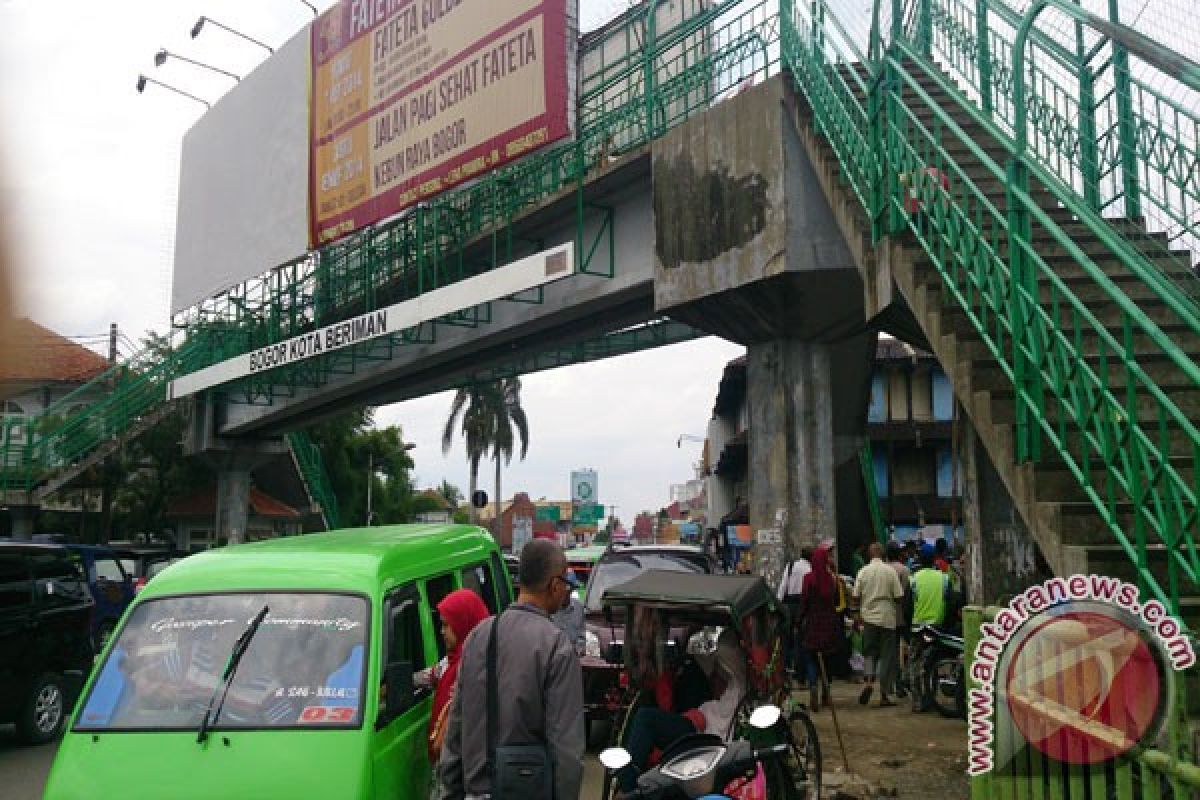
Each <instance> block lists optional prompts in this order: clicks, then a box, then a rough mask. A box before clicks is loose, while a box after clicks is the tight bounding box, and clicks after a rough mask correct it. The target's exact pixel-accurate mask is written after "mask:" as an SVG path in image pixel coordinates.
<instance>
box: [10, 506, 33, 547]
mask: <svg viewBox="0 0 1200 800" xmlns="http://www.w3.org/2000/svg"><path fill="white" fill-rule="evenodd" d="M39 508H40V507H39V506H19V505H10V506H9V507H8V513H9V518H10V519H11V520H12V538H13V539H17V540H21V541H29V540H30V539H32V538H33V525H34V522H36V521H37V514H38V510H39Z"/></svg>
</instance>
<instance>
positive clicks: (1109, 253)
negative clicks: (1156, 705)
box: [782, 0, 1200, 611]
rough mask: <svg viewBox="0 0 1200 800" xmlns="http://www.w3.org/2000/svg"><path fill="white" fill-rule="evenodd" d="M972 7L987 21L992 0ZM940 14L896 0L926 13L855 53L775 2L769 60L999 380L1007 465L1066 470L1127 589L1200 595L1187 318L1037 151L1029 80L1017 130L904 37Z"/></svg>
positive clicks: (876, 225) (833, 27) (856, 189)
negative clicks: (1011, 432)
mask: <svg viewBox="0 0 1200 800" xmlns="http://www.w3.org/2000/svg"><path fill="white" fill-rule="evenodd" d="M950 1H952V0H947V2H950ZM981 5H982V6H983V7H984V8H985V9H988V10H989V14H992V12H991V11H990V9H992V8H993V6H994V3H993V2H992V0H988V2H986V3H982V4H981ZM1042 5H1050V4H1046V3H1042V2H1040V0H1039V2H1038V3H1037V4H1036V5H1035V9H1036V8H1037V7H1040V6H1042ZM1053 5H1054V6H1055V7H1056V8H1059V9H1060V10H1063V9H1065V10H1063V13H1064V14H1067V15H1071V16H1072V18H1073V19H1077V20H1079V21H1080V23H1081V24H1085V25H1086V24H1096V20H1094V19H1093V18H1092V17H1090V15H1087V14H1084V13H1082V12H1078V10H1077V9H1074V7H1072V6H1069V4H1067V3H1059V2H1058V0H1055V3H1054V4H1053ZM938 7H942V8H948V7H949V6H948V5H946V3H945V2H943V0H917V2H913V3H911V4H910V5H909V8H915V9H918V10H921V9H928V10H929V12H928V13H929V18H930V21H931V22H930V24H921V23H920V21H919V19H918V20H917V21H916V22H915V23H914V22H912V20H913V15H912V14H908V13H906V9H894V10H893V11H892V16H893V20H892V21H893V24H890V25H889V24H886V23H885V22H880V23H877V24H876V26H875V33H874V36H873V40H872V41H871V42H870V46H869V48H868V49H869V51H870V52H871V53H872V54H873V58H864V56H863V53H862V52H861V50H860V48H859V46H858V43H857V42H856V41H854V40H853V38H852V37H849V36H847V35H845V34H844V32H843V31H842V30H841V29H840V27H839V26H838V25H837V23H836V22H834V21H833V20H832V15H831V14H829V12H828V11H827V10H825V7H824V3H823V2H821V0H818V2H815V3H811V4H809V3H790V2H788V3H785V4H784V6H783V8H784V11H783V13H784V18H785V19H784V26H783V33H782V37H783V52H784V56H783V59H784V63H785V65H786V66H787V67H788V69H789V70H790V72H791V73H792V75H793V76H794V77H795V79H796V86H797V87H798V89H799V91H800V92H801V93H802V94H803V95H804V96H805V97H806V99H807V100H808V104H809V106H810V107H811V109H812V122H813V125H814V126H815V128H816V130H817V131H818V132H819V133H820V134H822V135H823V137H824V139H825V140H826V141H827V143H828V145H829V146H830V148H831V149H832V150H833V152H834V154H835V156H836V157H837V159H838V162H839V168H840V174H841V178H842V180H843V181H844V182H845V184H846V188H847V190H849V191H850V192H851V193H852V194H853V195H854V196H855V197H857V198H858V199H859V201H860V202H861V203H862V204H863V208H862V214H863V218H864V220H866V221H867V222H869V224H870V227H871V230H872V233H873V236H874V238H875V239H876V240H877V241H879V242H883V241H884V240H887V239H891V240H896V241H907V242H910V243H911V245H912V246H914V247H915V248H917V249H918V252H919V253H920V254H921V256H922V257H923V260H924V264H925V266H927V267H928V268H931V269H935V270H936V271H937V273H938V274H939V276H940V278H941V282H942V285H943V287H944V289H943V290H944V293H945V295H946V297H947V298H948V299H949V300H950V301H951V302H952V303H954V304H956V305H958V306H959V307H960V308H961V309H962V311H963V312H964V313H965V314H966V316H967V318H968V319H969V320H970V322H971V323H972V324H973V326H974V328H975V330H976V332H977V333H978V334H979V336H980V337H981V339H982V341H983V343H984V346H985V348H986V352H987V354H988V355H989V356H990V357H991V359H993V360H994V362H995V364H996V369H997V372H998V373H999V374H998V378H999V379H1000V380H1001V382H1002V383H1007V384H1008V386H1009V391H1010V393H1011V403H1012V406H1013V418H1014V422H1015V450H1016V455H1017V458H1018V460H1019V461H1028V460H1034V461H1040V460H1053V461H1056V462H1059V463H1061V464H1062V465H1063V467H1064V468H1065V469H1066V470H1068V471H1069V472H1070V473H1071V474H1072V475H1074V476H1075V478H1076V479H1077V480H1078V482H1079V484H1080V486H1081V487H1082V490H1083V493H1084V495H1085V496H1086V498H1087V499H1088V500H1090V501H1091V502H1092V503H1093V504H1094V506H1095V507H1096V509H1097V511H1098V512H1099V514H1100V516H1101V519H1102V520H1103V523H1104V525H1105V526H1106V527H1107V528H1108V530H1109V532H1111V534H1112V536H1113V539H1114V541H1115V542H1117V543H1118V544H1119V545H1120V546H1121V547H1122V548H1123V549H1124V551H1125V553H1126V554H1127V556H1128V557H1129V559H1130V561H1131V562H1132V563H1133V564H1134V565H1135V568H1136V570H1137V572H1138V574H1139V576H1140V579H1141V583H1142V585H1143V587H1144V589H1145V590H1146V591H1147V592H1148V593H1149V594H1150V595H1153V596H1156V597H1158V598H1159V599H1160V600H1162V601H1164V602H1166V603H1168V604H1169V605H1170V607H1172V608H1173V609H1174V610H1175V611H1179V608H1180V600H1181V598H1182V597H1183V596H1185V595H1187V594H1191V593H1194V592H1196V590H1197V589H1198V588H1200V552H1198V551H1197V547H1196V529H1197V521H1198V515H1200V505H1198V503H1197V498H1198V496H1200V495H1198V493H1197V489H1196V485H1195V479H1196V476H1197V474H1198V473H1197V471H1196V462H1197V460H1200V432H1198V431H1197V429H1196V427H1195V426H1194V425H1193V423H1192V421H1191V416H1192V414H1191V413H1190V412H1191V411H1192V409H1193V408H1194V406H1191V405H1190V402H1191V400H1192V395H1191V394H1190V393H1191V392H1193V391H1194V390H1196V389H1197V388H1198V387H1200V368H1197V366H1196V364H1195V362H1194V360H1193V357H1192V354H1193V353H1196V352H1200V347H1197V343H1200V338H1197V337H1198V335H1200V317H1198V315H1197V313H1196V312H1195V310H1194V305H1193V304H1192V303H1191V302H1190V301H1189V298H1188V296H1187V295H1186V294H1185V293H1183V292H1181V291H1179V290H1178V287H1177V284H1175V283H1173V282H1168V281H1164V280H1162V278H1161V272H1160V271H1159V270H1156V269H1154V268H1151V267H1149V266H1148V265H1147V262H1148V261H1149V260H1151V259H1152V256H1147V255H1146V253H1145V251H1144V250H1142V249H1139V248H1138V246H1137V243H1136V242H1133V241H1131V240H1130V239H1129V238H1127V237H1124V236H1122V234H1121V230H1120V229H1118V228H1116V227H1114V226H1113V225H1111V224H1110V223H1109V222H1108V221H1107V220H1106V219H1105V218H1104V217H1103V216H1102V215H1101V214H1100V212H1099V211H1098V210H1097V209H1095V208H1093V207H1091V206H1090V205H1089V204H1088V203H1087V201H1086V198H1084V196H1083V195H1082V193H1080V192H1077V191H1075V190H1074V189H1073V188H1072V187H1071V185H1070V184H1069V182H1067V181H1064V180H1060V179H1059V176H1057V175H1056V174H1055V173H1054V172H1052V171H1051V169H1050V168H1049V166H1048V165H1047V164H1046V163H1044V159H1042V158H1040V157H1038V156H1037V152H1036V148H1034V147H1033V146H1032V145H1031V144H1030V142H1032V141H1033V139H1034V138H1035V130H1038V129H1037V126H1035V125H1033V124H1032V123H1030V122H1029V120H1030V119H1032V118H1033V116H1035V113H1034V109H1035V108H1036V103H1034V102H1025V101H1024V100H1025V99H1027V98H1032V97H1035V96H1036V97H1041V95H1036V94H1035V92H1036V91H1037V89H1038V88H1039V86H1040V84H1039V82H1038V81H1037V80H1029V81H1027V80H1016V79H1015V78H1014V79H1012V84H1011V85H1012V87H1013V89H1012V91H1011V98H1012V99H1011V104H1012V108H1013V112H1012V113H1013V115H1014V117H1013V119H1015V120H1018V122H1016V123H1015V125H1014V130H1015V131H1016V132H1018V133H1019V135H1018V136H1016V137H1012V136H1009V135H1008V134H1007V133H1006V132H1005V130H1004V128H1003V127H1001V126H1000V125H998V124H997V123H996V121H995V120H994V119H993V117H994V116H995V115H994V114H988V113H987V112H986V111H985V110H984V109H982V108H981V107H980V106H977V105H975V104H974V103H972V102H971V101H970V99H969V97H968V96H967V95H966V94H965V93H963V92H962V91H960V90H959V89H958V88H957V87H955V86H954V85H952V84H951V83H950V82H949V80H948V79H947V78H946V77H945V75H944V73H942V72H941V70H940V69H939V68H938V66H937V65H936V64H935V63H934V62H933V61H932V60H931V55H930V51H929V49H928V48H926V47H925V44H927V43H928V42H927V41H926V42H925V43H922V41H921V38H922V37H921V36H920V35H918V34H919V33H920V32H921V31H923V30H925V31H928V30H929V29H930V28H931V27H933V26H932V20H933V19H936V18H937V14H936V13H934V11H933V9H934V8H938ZM1035 13H1036V10H1034V11H1031V12H1030V15H1029V16H1027V17H1026V20H1027V21H1028V20H1031V19H1032V18H1033V14H1035ZM988 18H989V19H990V18H991V16H989V17H988ZM896 19H899V20H901V22H900V23H899V24H895V23H894V20H896ZM889 30H890V31H891V33H890V38H889V36H888V34H887V33H886V31H889ZM1022 30H1023V31H1024V32H1025V33H1026V34H1028V32H1029V31H1030V30H1031V25H1030V24H1025V25H1024V27H1023V28H1022ZM1105 30H1106V31H1107V32H1108V33H1109V34H1110V35H1112V36H1114V37H1115V36H1126V35H1127V34H1128V31H1127V30H1126V29H1124V28H1122V27H1121V26H1113V25H1111V24H1107V23H1105ZM814 31H819V34H816V33H814ZM1034 38H1035V41H1033V42H1032V43H1030V45H1029V47H1030V48H1031V49H1036V48H1037V47H1038V46H1039V45H1038V44H1037V42H1036V37H1034ZM885 40H886V41H885ZM1016 41H1017V42H1023V41H1024V42H1028V41H1029V40H1028V39H1026V38H1025V37H1018V39H1017V40H1016ZM1141 44H1143V45H1144V42H1143V43H1141ZM1025 49H1026V48H1025V47H1013V48H1010V51H1011V52H1012V53H1013V56H1014V62H1015V63H1014V65H1013V66H1012V67H1011V68H1010V69H1009V72H1008V73H1007V74H1008V75H1010V76H1025V75H1026V74H1027V72H1028V71H1027V70H1026V69H1025V64H1027V63H1028V60H1027V59H1026V60H1022V59H1021V58H1020V57H1018V54H1019V53H1024V52H1025ZM993 52H995V48H993ZM1180 79H1181V80H1186V81H1189V82H1190V83H1189V85H1190V86H1192V87H1193V88H1196V87H1200V81H1192V79H1191V78H1190V77H1187V76H1186V75H1184V76H1183V77H1181V78H1180ZM993 82H994V80H993ZM979 94H980V95H982V94H983V93H982V92H980V93H979ZM1019 120H1025V121H1026V124H1022V123H1021V122H1020V121H1019ZM1020 132H1024V133H1020ZM1167 138H1169V137H1167ZM914 208H915V209H916V211H917V212H918V213H914ZM1146 238H1150V235H1149V234H1146ZM1152 559H1154V562H1155V563H1153V564H1152V563H1151V560H1152Z"/></svg>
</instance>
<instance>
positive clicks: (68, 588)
mask: <svg viewBox="0 0 1200 800" xmlns="http://www.w3.org/2000/svg"><path fill="white" fill-rule="evenodd" d="M94 609H95V604H94V603H93V601H92V597H91V593H90V592H89V591H88V588H87V583H86V580H85V578H84V575H83V571H82V568H81V566H80V565H79V563H78V562H77V561H76V560H74V559H72V557H71V554H70V553H69V552H68V551H67V550H66V548H64V547H61V546H59V545H44V544H30V543H18V542H3V543H0V722H13V723H16V726H17V734H18V735H19V736H20V738H21V739H23V740H24V741H26V742H29V743H31V744H40V743H42V742H48V741H50V740H51V739H54V738H55V737H57V736H58V735H59V733H61V731H62V728H63V722H64V720H66V718H67V715H68V714H69V713H70V711H71V704H72V703H73V702H74V697H75V695H76V694H77V692H78V689H79V686H80V684H81V683H82V682H83V677H84V675H86V674H87V671H88V669H90V668H91V665H92V657H93V654H94V650H93V647H92V628H91V622H92V616H93V612H94Z"/></svg>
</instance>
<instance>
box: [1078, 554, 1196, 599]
mask: <svg viewBox="0 0 1200 800" xmlns="http://www.w3.org/2000/svg"><path fill="white" fill-rule="evenodd" d="M1146 550H1147V552H1146V556H1147V558H1146V561H1147V564H1146V566H1147V568H1148V569H1149V570H1150V574H1151V575H1152V576H1153V577H1154V579H1155V580H1156V581H1158V583H1159V585H1160V586H1163V587H1165V586H1166V585H1167V558H1168V553H1167V549H1166V547H1165V546H1164V545H1148V546H1147V548H1146ZM1179 551H1180V552H1182V553H1184V554H1185V556H1186V555H1187V554H1186V550H1184V549H1183V548H1180V549H1179ZM1087 563H1088V570H1089V571H1090V572H1093V573H1095V574H1097V575H1110V576H1112V577H1114V578H1121V579H1122V580H1126V581H1130V582H1137V579H1138V570H1137V566H1136V565H1135V563H1134V562H1133V560H1132V559H1130V557H1129V555H1128V554H1127V553H1126V552H1125V548H1123V547H1121V545H1119V544H1108V545H1094V546H1092V547H1088V548H1087ZM1176 575H1177V577H1178V580H1179V582H1180V586H1181V589H1182V590H1183V591H1184V592H1186V593H1188V594H1191V593H1194V592H1196V591H1197V590H1198V589H1200V587H1196V586H1191V585H1189V581H1188V580H1187V578H1186V577H1185V576H1184V574H1183V570H1182V569H1180V568H1179V566H1178V565H1176Z"/></svg>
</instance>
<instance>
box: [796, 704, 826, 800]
mask: <svg viewBox="0 0 1200 800" xmlns="http://www.w3.org/2000/svg"><path fill="white" fill-rule="evenodd" d="M788 744H790V745H791V758H790V759H789V760H790V761H791V762H792V763H791V765H790V766H791V772H792V782H793V785H794V786H795V787H796V796H797V797H800V798H802V800H819V798H820V797H821V740H820V739H819V738H818V737H817V726H815V725H813V721H812V718H811V717H810V716H808V714H807V713H806V712H804V711H802V710H799V709H797V710H796V711H793V712H792V714H791V716H790V717H789V718H788Z"/></svg>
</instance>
